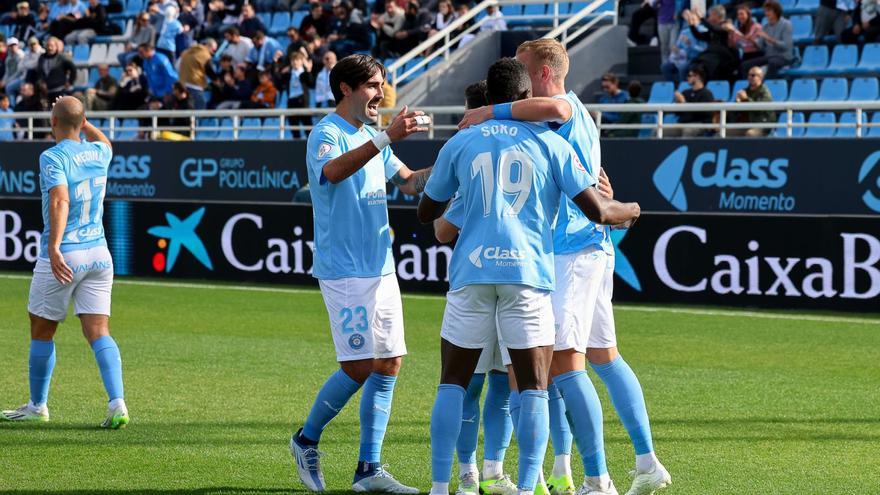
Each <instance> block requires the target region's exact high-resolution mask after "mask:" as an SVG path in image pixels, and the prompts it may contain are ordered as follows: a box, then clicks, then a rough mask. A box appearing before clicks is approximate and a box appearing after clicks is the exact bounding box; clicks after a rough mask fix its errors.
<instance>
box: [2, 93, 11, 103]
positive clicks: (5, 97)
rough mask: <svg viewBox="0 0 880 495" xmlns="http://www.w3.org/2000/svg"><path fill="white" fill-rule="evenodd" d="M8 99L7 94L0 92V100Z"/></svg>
mask: <svg viewBox="0 0 880 495" xmlns="http://www.w3.org/2000/svg"><path fill="white" fill-rule="evenodd" d="M8 99H9V95H7V94H6V93H0V101H3V100H8Z"/></svg>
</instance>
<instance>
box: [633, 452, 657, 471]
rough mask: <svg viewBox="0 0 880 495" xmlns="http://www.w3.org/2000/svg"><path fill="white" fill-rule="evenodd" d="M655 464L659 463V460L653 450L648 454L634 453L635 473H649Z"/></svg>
mask: <svg viewBox="0 0 880 495" xmlns="http://www.w3.org/2000/svg"><path fill="white" fill-rule="evenodd" d="M657 464H660V460H659V459H657V455H656V454H654V453H653V452H651V453H649V454H638V455H636V472H637V473H650V472H651V471H653V470H654V466H656V465H657Z"/></svg>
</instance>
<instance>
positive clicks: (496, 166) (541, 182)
mask: <svg viewBox="0 0 880 495" xmlns="http://www.w3.org/2000/svg"><path fill="white" fill-rule="evenodd" d="M593 185H595V180H593V179H592V178H591V176H590V174H589V173H587V170H586V169H585V168H584V166H583V164H581V162H580V160H579V159H578V156H577V154H576V153H575V151H574V149H573V148H572V147H571V145H570V144H568V142H566V141H565V139H563V138H562V137H560V136H559V135H558V134H556V133H554V132H553V131H551V130H549V129H547V128H545V127H541V126H538V125H535V124H530V123H527V122H515V121H506V120H504V121H502V120H488V121H486V122H484V123H483V124H480V125H478V126H474V127H471V128H469V129H466V130H463V131H460V132H459V133H458V134H456V135H455V136H454V137H453V138H452V139H450V140H449V141H448V142H447V143H446V145H444V146H443V148H442V149H441V150H440V154H439V155H438V157H437V161H436V163H435V164H434V170H433V171H432V173H431V177H430V179H428V184H427V185H426V186H425V194H427V195H428V197H430V198H431V199H434V200H435V201H446V200H448V199H449V198H451V197H452V195H453V194H454V193H456V192H458V194H459V196H460V197H459V198H457V200H456V201H460V202H461V205H460V206H459V208H462V209H463V211H462V212H461V219H462V221H461V224H460V225H459V227H460V228H461V233H460V235H459V239H458V242H457V243H456V246H455V250H454V251H453V254H452V261H451V267H450V277H449V285H450V289H451V290H455V289H458V288H460V287H462V286H465V285H476V284H522V285H528V286H531V287H534V288H537V289H545V290H553V288H554V278H553V277H554V275H553V273H554V272H553V270H554V269H553V234H552V230H551V229H552V225H553V223H554V221H555V219H556V213H557V210H558V208H559V200H560V194H561V193H564V194H565V195H566V196H568V197H573V196H575V195H577V194H578V193H580V192H581V191H583V190H584V189H587V188H588V187H591V186H593Z"/></svg>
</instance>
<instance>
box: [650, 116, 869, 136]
mask: <svg viewBox="0 0 880 495" xmlns="http://www.w3.org/2000/svg"><path fill="white" fill-rule="evenodd" d="M878 113H880V112H878ZM656 123H657V114H656V113H643V114H642V124H656ZM878 132H880V131H878ZM653 135H654V129H650V128H647V129H639V137H640V138H649V137H651V136H653Z"/></svg>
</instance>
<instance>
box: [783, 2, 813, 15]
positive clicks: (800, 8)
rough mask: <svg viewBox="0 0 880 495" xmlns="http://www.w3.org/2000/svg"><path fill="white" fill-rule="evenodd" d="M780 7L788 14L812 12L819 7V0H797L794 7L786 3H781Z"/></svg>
mask: <svg viewBox="0 0 880 495" xmlns="http://www.w3.org/2000/svg"><path fill="white" fill-rule="evenodd" d="M782 7H783V9H784V12H785V13H786V14H788V15H794V14H812V13H813V12H815V11H816V10H818V9H819V0H798V2H797V4H796V5H794V7H790V6H787V5H783V6H782Z"/></svg>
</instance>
